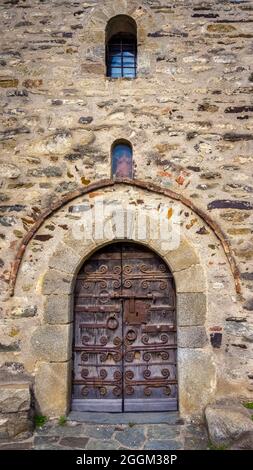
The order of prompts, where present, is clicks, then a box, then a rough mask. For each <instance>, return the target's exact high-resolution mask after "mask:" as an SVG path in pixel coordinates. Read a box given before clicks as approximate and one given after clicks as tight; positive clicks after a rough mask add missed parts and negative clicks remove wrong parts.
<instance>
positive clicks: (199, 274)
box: [174, 264, 206, 293]
mask: <svg viewBox="0 0 253 470" xmlns="http://www.w3.org/2000/svg"><path fill="white" fill-rule="evenodd" d="M174 278H175V282H176V287H177V292H178V293H181V292H205V290H206V279H205V274H204V270H203V267H202V266H201V265H200V264H195V265H193V266H191V267H189V268H187V269H182V270H181V271H176V272H174Z"/></svg>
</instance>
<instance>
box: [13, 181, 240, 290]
mask: <svg viewBox="0 0 253 470" xmlns="http://www.w3.org/2000/svg"><path fill="white" fill-rule="evenodd" d="M121 184H122V185H126V186H132V187H135V188H140V189H144V190H148V191H150V192H152V193H154V194H157V195H164V196H167V197H169V198H171V199H173V200H175V201H179V202H181V203H182V204H183V205H184V206H185V207H187V208H189V209H191V210H192V211H193V212H195V213H196V214H197V215H198V216H199V217H200V218H201V219H202V220H203V221H204V222H205V223H206V224H207V225H208V226H209V227H210V229H211V230H212V232H213V233H214V234H215V236H216V237H217V238H218V240H219V241H220V242H221V245H222V248H223V250H224V253H225V255H226V257H227V260H228V263H229V266H230V269H231V272H232V275H233V278H234V283H235V290H236V292H237V293H238V294H240V293H241V285H240V274H239V269H238V267H237V264H236V261H235V259H234V256H233V252H232V249H231V247H230V244H229V242H228V240H227V237H226V235H225V234H224V232H223V231H222V229H221V228H220V227H219V225H218V224H217V222H215V221H214V220H213V219H212V217H211V216H210V215H209V214H208V213H207V212H205V211H204V210H203V209H201V208H199V207H198V206H197V205H196V204H195V203H194V202H192V201H191V200H190V199H188V198H186V197H185V196H184V195H183V194H181V193H177V192H176V191H172V190H170V189H167V188H163V187H160V186H158V185H156V184H153V183H150V182H146V181H142V180H135V179H134V180H132V179H118V180H117V181H115V180H113V179H108V180H100V181H98V182H95V183H92V184H90V185H89V186H87V187H81V188H80V189H77V190H75V191H72V192H69V193H67V194H66V195H64V196H63V197H62V198H59V199H58V200H57V201H56V202H54V203H53V204H52V205H50V207H49V208H48V209H47V210H46V211H44V212H43V213H41V214H40V216H39V217H38V218H37V220H36V221H35V223H34V225H33V226H32V227H31V229H30V230H29V231H28V232H27V233H26V235H25V236H24V237H23V239H22V240H21V243H20V245H19V247H18V249H17V252H16V254H15V258H14V261H13V262H12V265H11V269H10V277H9V286H10V296H13V295H14V291H15V284H16V280H17V276H18V272H19V268H20V265H21V263H22V259H23V256H24V253H25V251H26V248H27V246H28V244H29V242H30V241H31V240H32V238H33V237H34V235H35V234H36V233H37V231H38V230H39V228H40V227H41V226H42V224H43V223H44V222H45V220H47V219H48V218H49V217H50V216H51V215H52V214H53V213H55V212H56V211H58V210H59V209H60V208H62V207H64V206H65V205H66V204H68V203H69V202H71V201H73V200H74V199H75V198H77V197H79V196H82V195H86V194H89V193H92V192H94V191H97V190H100V189H105V188H108V187H117V185H121Z"/></svg>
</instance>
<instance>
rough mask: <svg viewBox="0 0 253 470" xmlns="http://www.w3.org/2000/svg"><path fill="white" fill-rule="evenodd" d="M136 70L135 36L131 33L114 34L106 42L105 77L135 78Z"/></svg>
mask: <svg viewBox="0 0 253 470" xmlns="http://www.w3.org/2000/svg"><path fill="white" fill-rule="evenodd" d="M136 71H137V43H136V37H135V36H134V35H132V34H125V33H118V34H115V35H114V36H112V38H111V39H110V41H109V42H108V43H107V77H111V78H123V77H124V78H135V77H136Z"/></svg>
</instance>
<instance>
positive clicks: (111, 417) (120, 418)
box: [68, 411, 184, 425]
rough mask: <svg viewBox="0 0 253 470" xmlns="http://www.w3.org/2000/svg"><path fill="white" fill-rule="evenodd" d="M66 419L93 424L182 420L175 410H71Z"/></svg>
mask: <svg viewBox="0 0 253 470" xmlns="http://www.w3.org/2000/svg"><path fill="white" fill-rule="evenodd" d="M68 421H77V422H79V423H86V424H88V423H94V424H129V423H134V424H162V423H165V424H171V425H180V424H184V421H183V420H182V419H181V418H180V417H179V413H177V412H176V413H175V412H169V413H165V412H155V413H142V412H141V413H138V412H134V413H131V412H129V413H96V412H86V411H85V412H84V411H71V412H70V413H69V415H68Z"/></svg>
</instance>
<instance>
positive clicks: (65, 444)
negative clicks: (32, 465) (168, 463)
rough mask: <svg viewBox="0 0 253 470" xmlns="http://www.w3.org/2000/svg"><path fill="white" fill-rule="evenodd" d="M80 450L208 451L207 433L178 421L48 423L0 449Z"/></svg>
mask: <svg viewBox="0 0 253 470" xmlns="http://www.w3.org/2000/svg"><path fill="white" fill-rule="evenodd" d="M15 448H16V449H36V450H38V449H41V450H45V449H49V450H59V449H81V450H84V449H86V450H107V449H120V450H124V449H128V450H129V449H130V450H142V449H144V450H145V449H147V450H178V449H191V450H200V449H207V448H208V438H207V433H206V430H205V428H204V426H202V425H192V424H191V425H189V424H183V423H180V422H175V423H174V424H170V423H161V424H156V423H150V424H147V423H142V424H139V423H136V422H134V421H129V422H128V423H124V424H115V423H106V424H95V423H89V424H86V423H80V422H77V421H67V422H66V424H64V425H59V424H58V422H57V421H50V422H48V423H47V424H45V425H44V426H43V427H41V428H38V429H37V430H36V431H35V433H34V436H33V437H32V438H30V439H27V440H24V441H16V442H11V443H10V442H9V443H7V442H5V443H4V442H3V443H2V444H1V445H0V450H1V449H15Z"/></svg>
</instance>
